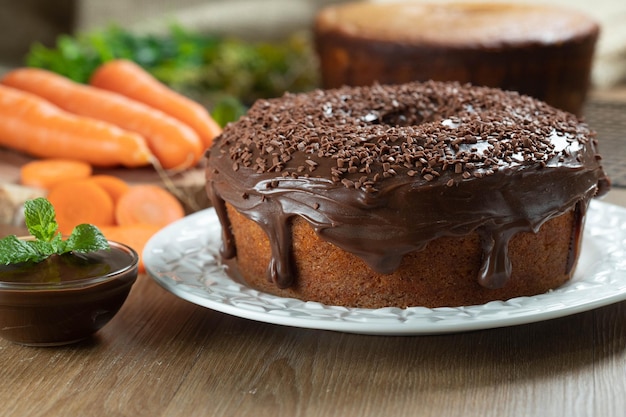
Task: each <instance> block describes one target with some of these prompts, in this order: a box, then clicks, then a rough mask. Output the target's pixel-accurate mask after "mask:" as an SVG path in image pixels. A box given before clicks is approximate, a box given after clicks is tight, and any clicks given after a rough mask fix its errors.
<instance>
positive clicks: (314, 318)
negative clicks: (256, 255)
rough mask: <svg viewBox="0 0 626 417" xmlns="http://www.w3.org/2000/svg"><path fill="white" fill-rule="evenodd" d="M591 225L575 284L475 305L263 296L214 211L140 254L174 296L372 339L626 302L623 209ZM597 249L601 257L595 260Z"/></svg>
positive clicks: (608, 211) (600, 206)
mask: <svg viewBox="0 0 626 417" xmlns="http://www.w3.org/2000/svg"><path fill="white" fill-rule="evenodd" d="M586 222H587V223H586V225H585V231H584V235H583V250H582V252H581V257H580V260H579V265H578V268H577V271H576V273H575V275H574V278H573V279H572V280H571V281H570V282H568V283H566V284H564V285H563V286H562V287H560V288H557V289H555V290H553V291H550V292H548V293H545V294H540V295H537V296H533V297H520V298H514V299H511V300H507V301H494V302H491V303H487V304H483V305H476V306H462V307H440V308H433V309H429V308H426V307H409V308H406V309H399V308H383V309H363V308H349V307H341V306H326V305H323V304H321V303H317V302H306V301H302V300H297V299H292V298H282V297H277V296H274V295H271V294H267V293H262V292H259V291H257V290H254V289H251V288H249V287H247V286H245V285H243V284H240V283H238V282H235V281H233V280H232V279H231V278H230V277H228V275H226V273H225V272H224V270H223V267H221V266H220V265H219V255H217V252H218V248H219V245H220V244H221V234H220V225H219V222H218V221H217V216H216V215H215V210H214V209H213V208H207V209H204V210H201V211H198V212H196V213H193V214H190V215H188V216H186V217H185V218H183V219H181V220H179V221H177V222H175V223H172V224H170V225H169V226H166V227H165V228H163V229H162V230H160V231H159V232H157V234H155V235H154V236H153V237H152V238H151V239H150V240H149V241H148V242H147V244H146V246H145V248H144V251H143V257H144V264H145V266H146V272H147V273H148V275H149V276H150V277H151V278H152V279H153V280H154V281H156V282H157V283H158V284H159V285H161V286H162V287H163V288H165V289H166V290H167V291H169V292H171V293H172V294H174V295H175V296H177V297H179V298H181V299H184V300H186V301H189V302H191V303H194V304H197V305H199V306H202V307H205V308H209V309H212V310H215V311H219V312H222V313H225V314H229V315H233V316H237V317H241V318H244V319H249V320H255V321H259V322H265V323H271V324H276V325H283V326H291V327H300V328H308V329H319V330H331V331H340V332H347V333H358V334H370V335H404V336H410V335H429V334H442V333H459V332H465V331H474V330H484V329H492V328H499V327H508V326H515V325H521V324H528V323H533V322H538V321H544V320H550V319H555V318H559V317H564V316H568V315H572V314H576V313H581V312H584V311H589V310H592V309H596V308H599V307H603V306H606V305H609V304H612V303H615V302H619V301H622V300H626V262H622V263H620V262H619V261H616V260H619V259H626V250H625V249H624V246H625V244H624V243H625V242H626V208H622V207H620V206H617V205H613V204H609V203H603V202H601V201H597V200H596V201H592V202H591V204H590V207H589V215H588V216H587V221H586ZM176 251H180V253H176ZM593 252H595V255H603V256H604V257H603V258H600V259H596V260H594V259H592V255H594V253H593ZM174 254H177V255H180V258H176V256H174ZM204 258H206V259H204ZM207 265H208V266H209V268H211V269H210V270H209V271H206V270H205V269H204V268H206V266H207ZM606 280H610V281H609V282H608V283H607V282H603V281H606ZM207 282H208V283H209V284H208V285H207ZM598 288H599V289H600V290H602V291H600V292H598V291H597V289H598ZM572 294H573V296H572ZM570 296H571V297H570ZM568 297H569V298H571V299H568Z"/></svg>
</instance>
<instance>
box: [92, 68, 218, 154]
mask: <svg viewBox="0 0 626 417" xmlns="http://www.w3.org/2000/svg"><path fill="white" fill-rule="evenodd" d="M90 84H91V85H94V86H96V87H100V88H103V89H105V90H110V91H115V92H117V93H120V94H122V95H124V96H127V97H130V98H133V99H135V100H137V101H141V102H143V103H145V104H148V105H149V106H152V107H154V108H156V109H159V110H161V111H162V112H164V113H167V114H169V115H170V116H172V117H175V118H176V119H178V120H180V121H182V122H183V123H186V124H187V125H189V126H191V128H193V129H194V130H195V131H196V132H197V133H198V135H199V136H200V138H201V139H202V142H203V143H204V147H205V148H208V147H210V146H211V143H212V142H213V138H215V137H216V136H217V135H219V134H220V133H221V132H222V128H221V127H220V126H219V125H218V124H217V122H216V121H215V120H214V119H213V118H212V117H211V115H210V114H209V112H208V111H207V110H206V109H205V108H204V107H203V106H202V105H200V104H199V103H197V102H195V101H193V100H191V99H189V98H187V97H185V96H183V95H182V94H179V93H178V92H176V91H174V90H172V89H170V88H169V87H167V86H166V85H165V84H162V83H161V82H159V81H158V80H157V79H156V78H154V77H153V76H152V75H151V74H150V73H148V72H147V71H145V70H144V69H143V68H142V67H140V66H139V65H137V64H135V63H134V62H132V61H128V60H124V59H117V60H112V61H109V62H106V63H104V64H102V65H101V66H100V67H99V68H98V69H97V70H96V71H95V72H94V74H93V75H92V77H91V80H90Z"/></svg>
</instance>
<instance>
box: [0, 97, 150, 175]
mask: <svg viewBox="0 0 626 417" xmlns="http://www.w3.org/2000/svg"><path fill="white" fill-rule="evenodd" d="M0 145H1V146H6V147H7V148H10V149H13V150H16V151H20V152H24V153H26V154H29V155H32V156H35V157H39V158H66V159H76V160H79V161H85V162H87V163H90V164H91V165H93V166H101V167H111V166H116V165H125V166H127V167H138V166H146V165H150V164H151V163H152V161H153V159H154V157H153V156H152V153H151V152H150V150H149V149H148V146H147V145H146V142H145V139H144V138H143V137H142V136H140V135H138V134H136V133H133V132H129V131H127V130H123V129H120V128H119V127H117V126H114V125H112V124H110V123H106V122H102V121H100V120H94V119H90V118H86V117H81V116H76V115H74V114H71V113H68V112H66V111H64V110H61V109H60V108H58V107H57V106H55V105H54V104H52V103H50V102H48V101H46V100H44V99H42V98H41V97H39V96H36V95H34V94H31V93H28V92H25V91H21V90H17V89H15V88H11V87H6V86H3V85H0Z"/></svg>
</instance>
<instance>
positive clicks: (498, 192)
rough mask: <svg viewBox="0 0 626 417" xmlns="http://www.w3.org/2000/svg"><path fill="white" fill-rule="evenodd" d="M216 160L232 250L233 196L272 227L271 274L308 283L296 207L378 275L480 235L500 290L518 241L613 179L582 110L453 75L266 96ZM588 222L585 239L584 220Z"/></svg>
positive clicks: (492, 282)
mask: <svg viewBox="0 0 626 417" xmlns="http://www.w3.org/2000/svg"><path fill="white" fill-rule="evenodd" d="M390 123H391V124H390ZM207 157H208V166H207V171H206V172H207V187H206V188H207V194H208V196H209V198H210V199H211V201H212V202H213V204H214V206H215V208H216V211H217V214H218V216H219V219H220V221H221V223H222V226H223V228H222V230H223V248H222V256H223V257H224V258H227V259H228V258H232V257H235V256H236V242H235V240H234V237H233V235H232V232H231V230H230V225H229V220H228V216H227V213H226V205H225V204H226V203H228V204H230V205H232V206H233V207H234V208H235V209H236V210H237V211H238V212H240V213H241V214H243V215H244V216H246V217H248V218H249V219H251V220H253V221H254V222H256V223H257V224H259V226H260V227H262V228H263V230H264V231H265V233H266V234H267V235H268V238H269V241H270V245H271V250H272V259H271V262H270V265H269V266H268V277H269V279H271V280H272V281H273V282H275V283H276V285H277V286H279V287H280V288H286V287H289V286H291V285H293V284H294V280H296V279H297V274H296V273H295V268H294V266H293V263H292V261H291V251H292V248H291V241H290V236H291V231H290V226H289V219H290V218H291V217H293V216H300V217H302V218H304V219H305V220H306V221H307V222H309V224H310V225H311V226H312V228H313V229H314V230H315V232H316V233H317V234H318V235H319V236H320V237H321V238H322V239H324V240H326V241H328V242H331V243H332V244H334V245H336V246H338V247H340V248H342V249H344V250H346V251H348V252H351V253H354V254H356V255H358V256H359V257H361V258H362V259H363V260H364V261H365V262H366V263H367V264H368V265H369V266H370V267H371V268H372V269H374V270H375V271H378V272H380V273H391V272H393V271H394V270H395V269H396V268H398V266H399V265H400V262H401V261H402V258H403V256H404V255H405V254H407V253H409V252H412V251H417V250H423V249H424V248H425V247H426V246H427V244H428V243H429V242H430V241H432V240H434V239H437V238H439V237H443V236H463V235H467V234H468V233H471V232H474V231H475V232H477V233H479V235H480V237H481V239H482V242H483V244H482V246H483V265H482V267H481V269H480V274H479V276H478V277H477V280H478V282H479V283H480V284H481V285H483V286H485V287H487V288H499V287H502V286H504V285H505V284H506V282H507V280H508V278H509V277H510V274H511V265H510V260H509V258H508V253H507V250H508V242H509V240H510V239H511V237H513V236H514V235H515V234H517V233H519V232H536V231H537V230H538V229H539V228H540V227H541V225H542V224H543V223H544V222H546V221H548V220H550V219H552V218H554V217H556V216H559V215H561V214H563V213H566V212H568V211H570V210H579V211H580V213H584V210H585V209H586V207H587V204H588V202H589V200H590V199H591V198H592V197H593V196H595V195H597V194H599V193H603V192H606V189H608V185H609V182H608V179H607V178H606V175H605V174H604V171H603V170H602V168H601V166H600V165H599V157H598V156H597V153H596V142H595V139H594V134H593V132H591V131H590V130H589V129H588V127H587V126H586V125H584V124H583V123H580V122H579V121H578V120H577V119H576V118H575V116H573V115H570V114H568V113H565V112H562V111H559V110H556V109H554V108H552V107H549V106H547V105H546V104H544V103H542V102H539V101H537V100H534V99H531V98H529V97H525V96H520V95H518V94H517V93H510V92H502V91H500V90H495V89H489V88H482V87H470V86H460V85H458V84H455V83H436V82H429V83H411V84H405V85H401V86H394V87H392V86H379V85H376V86H373V87H371V88H358V87H357V88H350V87H345V88H341V89H337V90H327V91H314V92H311V93H307V94H298V95H291V94H288V95H286V96H284V97H283V98H282V99H275V100H264V101H259V102H257V103H256V104H255V105H254V106H253V107H252V108H251V109H250V111H249V112H248V114H247V115H246V116H244V117H242V118H241V119H240V120H239V121H238V122H236V123H234V124H232V125H230V126H228V127H226V129H225V130H224V133H223V134H222V135H221V136H220V137H219V138H217V140H216V141H215V144H214V146H213V147H212V148H211V150H210V151H209V152H208V155H207ZM576 219H577V225H576V228H577V234H580V231H581V230H582V221H583V216H582V215H581V216H576ZM571 258H572V259H575V258H576V256H574V255H572V256H571ZM570 267H571V266H570Z"/></svg>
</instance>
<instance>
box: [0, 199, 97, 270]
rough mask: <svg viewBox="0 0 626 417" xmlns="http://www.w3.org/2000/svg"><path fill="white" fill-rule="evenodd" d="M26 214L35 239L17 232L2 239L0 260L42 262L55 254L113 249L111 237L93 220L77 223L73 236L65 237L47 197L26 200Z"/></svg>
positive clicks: (1, 262)
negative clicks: (104, 233)
mask: <svg viewBox="0 0 626 417" xmlns="http://www.w3.org/2000/svg"><path fill="white" fill-rule="evenodd" d="M24 215H25V218H26V226H27V227H28V231H29V232H30V234H31V235H33V236H34V238H35V239H33V240H20V239H18V238H17V237H16V236H15V235H11V236H7V237H5V238H3V239H0V264H3V265H9V264H14V263H21V262H28V261H32V262H39V261H42V260H44V259H46V258H47V257H49V256H50V255H55V254H57V255H62V254H64V253H67V252H81V253H87V252H93V251H97V250H102V249H109V241H108V240H107V239H106V238H105V237H104V235H103V234H102V232H101V231H100V229H98V228H97V227H96V226H94V225H91V224H80V225H78V226H76V227H75V228H74V230H73V231H72V234H71V235H70V236H69V238H68V239H67V240H63V237H62V236H61V233H60V232H59V231H58V229H59V225H58V223H57V221H56V215H55V212H54V207H53V206H52V204H51V203H50V202H49V201H48V200H47V199H45V198H43V197H40V198H36V199H34V200H28V201H26V202H25V203H24Z"/></svg>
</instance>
